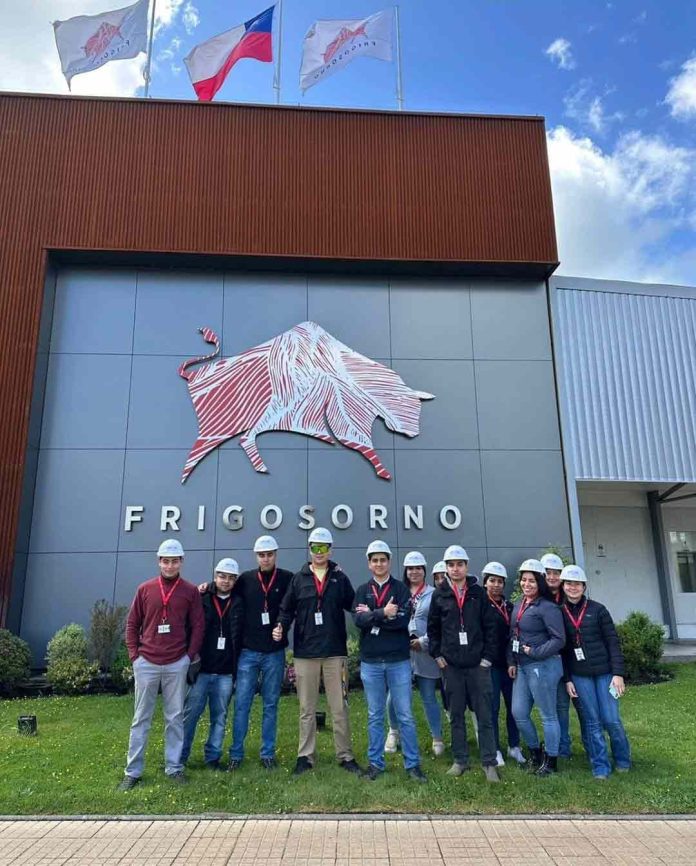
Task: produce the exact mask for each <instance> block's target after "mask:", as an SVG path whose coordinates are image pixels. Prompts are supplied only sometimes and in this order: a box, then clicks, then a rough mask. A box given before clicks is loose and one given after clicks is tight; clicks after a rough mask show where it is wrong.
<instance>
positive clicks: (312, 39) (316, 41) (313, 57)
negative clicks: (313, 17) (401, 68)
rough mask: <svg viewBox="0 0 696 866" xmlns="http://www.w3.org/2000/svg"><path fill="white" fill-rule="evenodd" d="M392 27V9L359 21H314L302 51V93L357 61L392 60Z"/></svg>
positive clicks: (352, 19) (353, 19)
mask: <svg viewBox="0 0 696 866" xmlns="http://www.w3.org/2000/svg"><path fill="white" fill-rule="evenodd" d="M393 23H394V11H393V9H384V10H383V11H382V12H375V14H374V15H370V17H369V18H363V19H362V20H360V19H356V18H351V19H348V20H345V21H341V20H338V21H337V20H333V21H315V22H314V24H312V26H311V27H310V28H309V31H308V32H307V35H306V36H305V39H304V44H303V47H302V66H301V68H300V87H301V89H302V90H303V91H305V90H308V89H309V88H310V87H312V86H313V85H315V84H317V83H318V82H319V81H322V79H324V78H328V76H329V75H333V73H334V72H337V71H338V70H339V69H343V67H344V66H346V65H347V64H348V63H350V61H351V60H353V59H354V58H356V57H376V58H377V59H378V60H391V59H392V33H393V29H394V28H393Z"/></svg>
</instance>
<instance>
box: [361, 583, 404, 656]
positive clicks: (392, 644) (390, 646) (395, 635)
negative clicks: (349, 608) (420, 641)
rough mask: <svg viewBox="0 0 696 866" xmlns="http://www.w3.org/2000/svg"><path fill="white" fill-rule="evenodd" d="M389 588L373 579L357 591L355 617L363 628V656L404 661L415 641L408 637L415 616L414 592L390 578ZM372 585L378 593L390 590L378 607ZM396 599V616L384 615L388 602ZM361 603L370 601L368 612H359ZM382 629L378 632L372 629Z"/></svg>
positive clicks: (367, 603)
mask: <svg viewBox="0 0 696 866" xmlns="http://www.w3.org/2000/svg"><path fill="white" fill-rule="evenodd" d="M387 584H388V585H389V588H388V589H387V587H386V585H384V584H383V585H382V587H381V588H380V586H379V584H378V583H377V581H376V580H370V581H368V582H367V583H364V584H363V585H362V586H360V587H358V589H357V590H356V592H355V602H354V605H353V619H354V620H355V624H356V625H357V627H358V628H359V629H360V659H361V661H364V662H401V661H406V660H407V659H409V658H410V656H411V643H410V640H409V636H408V623H409V620H410V616H411V606H410V602H411V593H410V591H409V590H408V588H407V587H406V586H405V585H404V584H403V582H402V581H398V580H394V578H393V577H391V576H390V577H389V580H388V581H387ZM372 587H374V588H375V590H376V592H377V594H378V595H381V594H382V592H384V590H385V589H386V594H385V596H384V602H383V604H382V606H381V607H377V601H376V599H375V596H374V593H373V592H372ZM390 598H392V599H393V600H394V601H395V602H396V604H397V606H398V608H399V609H398V611H397V613H396V616H395V617H394V619H387V618H386V617H385V616H384V605H385V604H387V602H388V601H389V599H390ZM359 604H366V605H367V606H368V607H369V608H370V610H369V612H368V613H356V612H355V608H356V607H357V606H358V605H359ZM373 628H374V629H379V631H378V633H377V634H373V633H372V629H373Z"/></svg>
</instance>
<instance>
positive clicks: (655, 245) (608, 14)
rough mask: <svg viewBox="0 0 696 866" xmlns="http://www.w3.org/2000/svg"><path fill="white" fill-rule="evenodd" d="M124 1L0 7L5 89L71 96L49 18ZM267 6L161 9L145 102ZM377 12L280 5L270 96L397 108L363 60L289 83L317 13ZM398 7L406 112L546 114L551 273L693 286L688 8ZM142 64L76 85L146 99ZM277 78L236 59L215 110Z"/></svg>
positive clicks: (234, 0)
mask: <svg viewBox="0 0 696 866" xmlns="http://www.w3.org/2000/svg"><path fill="white" fill-rule="evenodd" d="M127 3H128V0H121V2H119V0H0V13H1V17H0V20H2V22H3V27H2V29H1V31H0V90H4V91H15V92H16V91H19V92H25V91H32V92H42V93H64V94H67V93H68V88H67V85H66V83H65V80H64V79H63V77H62V74H61V70H60V64H59V60H58V54H57V52H56V48H55V43H54V39H53V28H52V27H51V22H52V21H55V20H64V19H66V18H70V17H71V16H73V15H79V14H95V13H98V12H102V11H104V10H106V9H112V8H118V7H119V6H121V5H127ZM269 5H271V0H156V7H155V8H156V27H155V37H154V48H153V68H152V84H151V88H150V96H151V97H152V98H154V99H157V98H166V99H189V100H192V99H195V94H194V92H193V89H192V87H191V83H190V81H189V78H188V75H187V72H186V69H185V67H184V65H183V58H184V57H185V56H186V55H187V54H188V52H189V51H190V50H191V49H192V48H193V47H194V46H195V45H196V44H198V43H199V42H202V41H204V40H206V39H208V38H210V37H211V36H214V35H216V34H217V33H220V32H222V31H224V30H228V29H230V28H232V27H234V26H235V25H237V24H240V23H242V22H244V21H245V20H247V19H249V18H252V17H253V16H254V15H256V14H258V13H259V12H261V11H263V10H264V9H265V8H267V7H268V6H269ZM381 8H385V7H383V6H381V5H379V0H283V16H282V18H283V22H282V40H281V43H282V44H281V49H282V50H281V52H280V57H281V70H280V72H281V102H283V103H287V104H292V105H306V106H318V105H327V106H336V107H351V108H355V107H367V108H377V109H388V110H393V109H396V68H395V64H394V63H385V62H382V61H379V60H374V59H369V58H360V59H358V60H356V61H354V62H353V63H352V64H350V65H349V66H348V67H346V68H345V69H344V70H342V71H340V72H338V73H336V74H335V75H334V76H333V77H331V78H329V79H326V80H324V81H322V82H321V83H319V84H317V85H316V86H315V87H313V88H312V89H310V90H308V91H307V92H306V94H305V95H304V96H303V95H302V93H301V91H300V89H299V67H300V59H301V50H302V40H303V38H304V36H305V34H306V32H307V30H308V29H309V27H310V25H311V24H312V23H313V22H314V21H315V20H317V19H331V18H356V19H360V18H363V17H366V16H367V15H370V14H372V13H373V12H376V11H378V10H379V9H381ZM399 13H400V22H401V26H400V33H401V53H402V78H403V96H404V108H405V109H406V110H413V111H447V112H461V113H483V114H513V115H514V114H523V115H542V116H544V117H545V119H546V130H547V140H548V151H549V163H550V167H551V179H552V186H553V195H554V207H555V213H556V228H557V234H558V244H559V255H560V259H561V266H560V268H559V270H558V273H559V274H565V275H573V276H586V277H597V278H605V279H614V280H638V281H642V282H667V283H674V284H683V285H691V286H694V285H696V2H693V0H648V2H641V0H636V2H629V0H623V2H622V0H613V2H604V0H575V2H562V0H555V2H554V0H458V2H456V0H404V2H402V3H401V4H400V6H399ZM277 36H278V34H277V32H276V42H277ZM276 55H277V50H276ZM144 60H145V57H144V55H140V57H138V58H136V59H133V60H120V61H115V62H112V63H109V64H107V65H106V66H104V67H102V68H101V69H99V70H97V71H95V72H92V73H88V74H85V75H80V76H78V77H76V78H74V79H73V82H72V92H73V93H74V94H90V95H99V96H142V95H143V74H142V73H143V66H144ZM273 76H274V69H273V66H272V65H271V64H265V63H259V62H257V61H254V60H243V61H241V62H239V63H238V64H237V66H235V68H234V69H233V70H232V72H231V73H230V75H229V77H228V78H227V81H226V82H225V85H224V86H223V88H222V90H221V91H220V92H219V93H218V95H217V97H216V101H218V102H254V103H269V104H273V103H275V101H276V94H275V91H274V90H273Z"/></svg>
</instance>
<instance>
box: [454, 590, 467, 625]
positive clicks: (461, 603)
mask: <svg viewBox="0 0 696 866" xmlns="http://www.w3.org/2000/svg"><path fill="white" fill-rule="evenodd" d="M452 589H453V590H454V597H455V599H456V600H457V607H458V608H459V624H460V625H464V602H465V601H466V594H467V592H468V591H469V587H468V586H467V584H464V591H463V592H462V593H460V592H459V590H458V589H457V585H456V584H455V583H453V584H452Z"/></svg>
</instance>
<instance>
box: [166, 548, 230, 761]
mask: <svg viewBox="0 0 696 866" xmlns="http://www.w3.org/2000/svg"><path fill="white" fill-rule="evenodd" d="M238 577H239V566H238V565H237V561H236V560H235V559H229V558H226V559H221V560H220V562H218V564H217V565H216V566H215V571H214V572H213V582H212V584H211V587H210V591H209V592H206V593H205V594H204V595H203V596H202V598H203V614H204V616H205V631H204V633H203V645H202V647H201V667H200V672H199V673H198V676H197V677H196V681H195V682H194V683H193V684H192V686H191V688H190V689H189V691H188V694H187V695H186V703H185V705H184V746H183V748H182V750H181V763H182V764H184V765H185V764H186V763H187V761H188V759H189V755H190V754H191V746H192V745H193V738H194V737H195V735H196V726H197V725H198V720H199V719H200V717H201V715H202V714H203V711H204V710H205V708H206V705H208V706H209V711H210V728H209V731H208V739H207V740H206V743H205V746H204V748H203V757H204V760H205V765H206V767H207V768H208V769H210V770H219V769H221V767H220V756H221V755H222V741H223V740H224V738H225V728H226V727H227V711H228V709H229V705H230V700H231V699H232V690H233V689H234V678H235V674H236V672H237V663H238V660H239V653H240V651H241V636H242V599H241V597H240V595H239V593H238V592H236V588H235V585H236V583H237V578H238Z"/></svg>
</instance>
